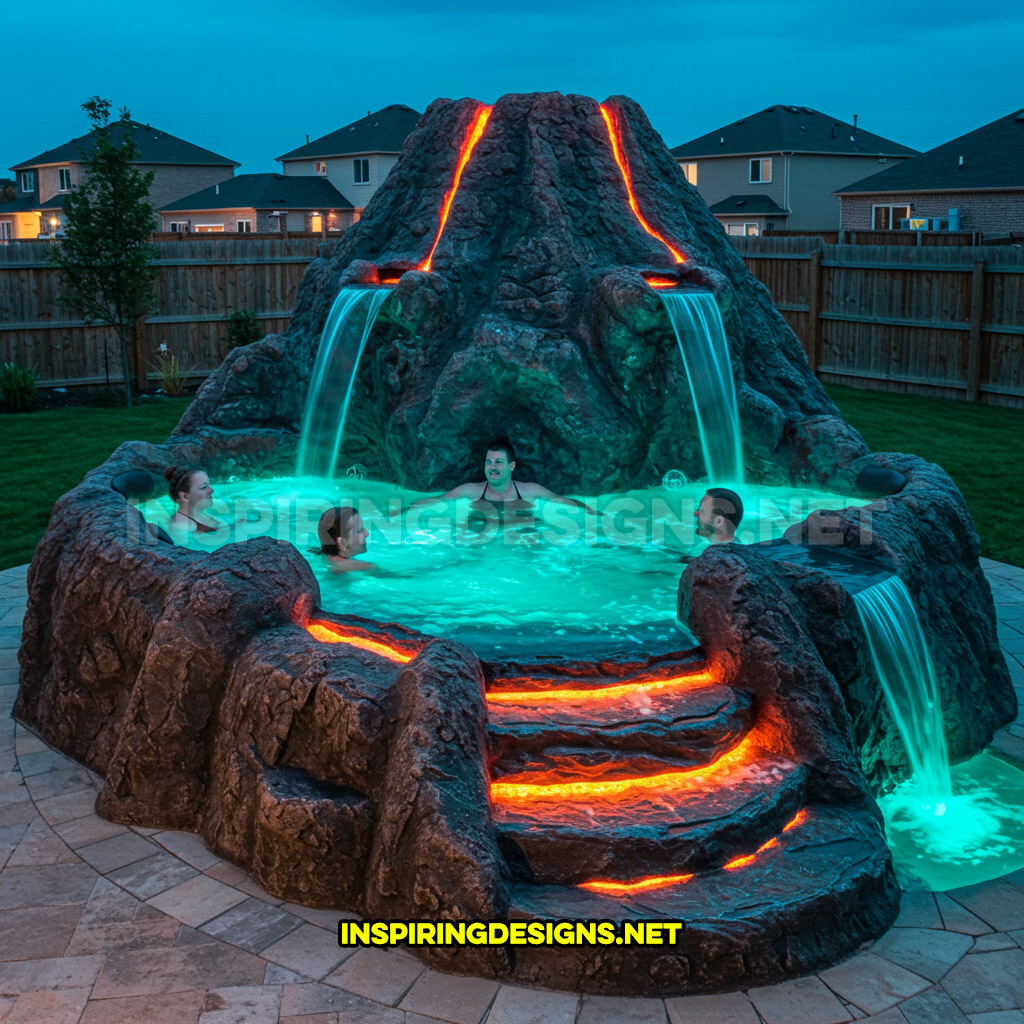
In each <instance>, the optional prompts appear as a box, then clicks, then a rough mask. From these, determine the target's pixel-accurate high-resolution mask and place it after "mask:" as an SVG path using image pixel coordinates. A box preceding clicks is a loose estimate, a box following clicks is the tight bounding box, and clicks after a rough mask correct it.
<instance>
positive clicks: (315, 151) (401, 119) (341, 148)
mask: <svg viewBox="0 0 1024 1024" xmlns="http://www.w3.org/2000/svg"><path fill="white" fill-rule="evenodd" d="M419 119H420V115H419V114H418V113H417V112H416V111H415V110H413V109H412V107H407V106H405V105H404V104H402V103H392V104H391V105H390V106H387V107H384V108H383V109H382V110H378V111H377V112H376V113H375V114H367V115H366V117H361V118H360V119H359V120H358V121H353V122H352V123H351V124H347V125H345V127H344V128H339V129H338V130H337V131H336V132H331V133H330V135H324V136H323V137H322V138H319V139H314V140H313V141H312V142H309V143H307V144H306V145H304V146H299V148H298V149H293V150H291V152H289V153H285V154H284V155H283V156H279V157H277V159H278V160H301V159H304V158H305V159H308V158H310V157H324V156H345V155H347V154H349V153H400V152H401V151H402V144H403V143H404V142H405V139H406V136H407V135H408V134H409V132H411V131H412V130H413V128H415V127H416V122H417V121H418V120H419Z"/></svg>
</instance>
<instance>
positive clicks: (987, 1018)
mask: <svg viewBox="0 0 1024 1024" xmlns="http://www.w3.org/2000/svg"><path fill="white" fill-rule="evenodd" d="M970 1021H971V1024H1024V1011H1021V1010H996V1011H995V1012H994V1013H972V1014H971V1016H970Z"/></svg>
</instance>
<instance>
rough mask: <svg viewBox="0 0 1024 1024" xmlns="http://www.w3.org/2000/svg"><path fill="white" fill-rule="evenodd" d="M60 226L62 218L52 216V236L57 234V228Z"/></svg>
mask: <svg viewBox="0 0 1024 1024" xmlns="http://www.w3.org/2000/svg"><path fill="white" fill-rule="evenodd" d="M58 227H60V218H59V217H51V218H50V237H51V238H53V237H54V236H55V235H56V234H57V228H58Z"/></svg>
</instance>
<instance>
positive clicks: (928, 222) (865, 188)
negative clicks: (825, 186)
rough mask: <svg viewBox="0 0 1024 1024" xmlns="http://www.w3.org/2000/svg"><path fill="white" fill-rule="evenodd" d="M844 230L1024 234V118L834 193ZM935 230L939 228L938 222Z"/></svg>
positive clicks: (1018, 114) (1003, 121)
mask: <svg viewBox="0 0 1024 1024" xmlns="http://www.w3.org/2000/svg"><path fill="white" fill-rule="evenodd" d="M836 196H837V197H838V198H839V201H840V208H841V210H842V226H843V227H844V228H848V229H853V230H858V229H861V230H871V229H874V230H884V229H898V228H899V227H900V226H901V225H902V224H904V223H906V226H907V227H908V228H912V229H915V228H935V227H939V228H940V229H943V228H944V229H948V230H950V231H980V232H983V233H985V234H987V235H995V236H1000V235H1003V236H1005V235H1009V234H1010V233H1011V232H1018V231H1024V110H1016V111H1014V112H1013V113H1011V114H1007V115H1006V116H1005V117H1000V118H999V119H998V120H996V121H992V122H991V123H990V124H986V125H983V126H982V127H981V128H977V129H975V130H974V131H973V132H968V133H967V134H966V135H961V136H960V137H959V138H956V139H953V140H952V141H951V142H944V143H943V144H942V145H941V146H936V147H935V148H934V149H929V150H928V151H927V152H926V153H922V154H921V155H920V156H915V157H914V159H913V160H907V161H906V162H904V163H900V164H897V165H896V166H895V167H888V168H886V169H885V170H883V171H880V172H879V173H877V174H872V175H870V176H869V177H866V178H862V179H861V180H859V181H855V182H854V183H853V184H852V185H846V186H845V187H844V188H840V189H837V190H836ZM936 221H937V222H938V223H937V224H936V223H935V222H936Z"/></svg>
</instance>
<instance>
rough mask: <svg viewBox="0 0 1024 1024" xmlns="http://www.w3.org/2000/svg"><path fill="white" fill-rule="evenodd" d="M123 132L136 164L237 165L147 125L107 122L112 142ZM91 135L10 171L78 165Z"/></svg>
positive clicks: (25, 162)
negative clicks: (131, 141) (131, 143)
mask: <svg viewBox="0 0 1024 1024" xmlns="http://www.w3.org/2000/svg"><path fill="white" fill-rule="evenodd" d="M125 132H128V133H130V134H131V136H132V138H133V139H134V141H135V145H136V146H137V147H138V150H139V155H138V157H137V158H136V161H135V162H136V163H140V164H190V165H203V166H207V165H212V166H218V167H237V166H238V162H237V161H235V160H229V159H228V158H227V157H226V156H220V155H219V154H217V153H214V152H211V151H210V150H209V149H203V148H202V146H194V145H193V144H192V143H191V142H186V141H185V140H184V139H179V138H178V137H177V136H175V135H169V134H168V133H167V132H165V131H161V130H160V129H159V128H153V127H151V126H150V125H148V124H139V122H138V121H128V122H127V123H126V124H124V123H122V122H120V121H114V122H112V123H111V125H110V135H111V138H112V139H113V140H114V142H115V143H118V142H120V140H121V138H122V137H123V135H124V134H125ZM94 134H95V132H89V134H88V135H81V136H79V137H78V138H77V139H72V140H71V141H70V142H65V143H64V145H63V146H58V147H57V148H56V149H48V150H46V152H45V153H40V154H39V156H34V157H32V159H31V160H23V161H22V162H21V163H20V164H16V165H15V166H14V167H12V168H11V170H12V171H20V170H24V169H26V168H29V167H38V166H40V165H41V164H60V163H81V161H82V150H85V151H86V152H88V150H89V147H90V140H91V138H92V136H93V135H94Z"/></svg>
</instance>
